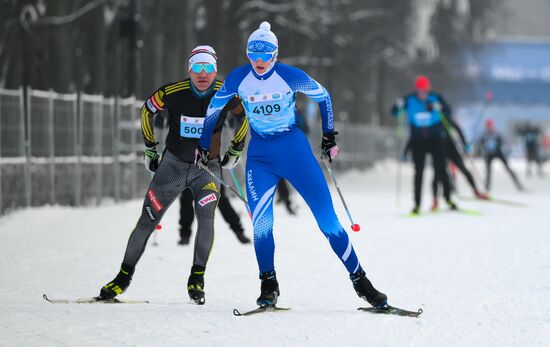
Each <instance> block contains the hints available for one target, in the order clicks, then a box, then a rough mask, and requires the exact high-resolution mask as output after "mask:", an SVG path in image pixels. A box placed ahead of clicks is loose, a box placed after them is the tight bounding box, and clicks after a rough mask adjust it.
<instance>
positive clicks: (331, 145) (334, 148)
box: [321, 131, 340, 163]
mask: <svg viewBox="0 0 550 347" xmlns="http://www.w3.org/2000/svg"><path fill="white" fill-rule="evenodd" d="M336 135H338V132H337V131H333V132H330V133H326V134H323V138H322V140H321V152H322V153H321V159H324V158H325V157H326V158H328V161H329V162H331V163H332V159H334V158H335V157H336V155H338V151H339V150H340V149H339V148H338V145H337V144H336V140H335V137H336Z"/></svg>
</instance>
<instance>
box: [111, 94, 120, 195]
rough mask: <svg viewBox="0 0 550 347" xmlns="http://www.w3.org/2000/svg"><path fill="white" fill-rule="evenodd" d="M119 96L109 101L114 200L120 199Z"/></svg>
mask: <svg viewBox="0 0 550 347" xmlns="http://www.w3.org/2000/svg"><path fill="white" fill-rule="evenodd" d="M118 98H119V97H118V96H115V97H114V102H113V103H111V110H112V112H111V114H112V115H113V117H112V118H113V128H112V129H113V130H112V132H113V165H114V167H113V176H114V180H113V182H114V184H115V186H114V192H115V201H116V202H118V201H119V200H120V191H121V187H120V126H119V121H118V120H119V117H120V102H119V99H118Z"/></svg>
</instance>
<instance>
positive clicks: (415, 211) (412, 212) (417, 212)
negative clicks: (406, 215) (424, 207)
mask: <svg viewBox="0 0 550 347" xmlns="http://www.w3.org/2000/svg"><path fill="white" fill-rule="evenodd" d="M419 213H420V206H418V205H416V206H415V207H413V209H412V211H411V214H414V215H417V214H419Z"/></svg>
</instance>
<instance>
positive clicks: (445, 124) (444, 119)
mask: <svg viewBox="0 0 550 347" xmlns="http://www.w3.org/2000/svg"><path fill="white" fill-rule="evenodd" d="M438 114H439V119H441V123H442V124H443V127H444V128H445V131H446V132H447V134H448V135H449V138H450V139H451V142H452V143H453V145H454V146H455V148H456V150H457V151H458V152H459V153H460V155H461V156H463V157H466V159H468V161H469V162H470V165H471V166H472V168H473V171H474V173H475V175H476V179H478V180H479V181H481V174H480V173H479V171H478V169H477V167H476V165H475V163H474V160H473V159H472V156H470V155H469V154H468V153H466V152H464V150H463V149H462V147H461V146H459V145H458V140H457V139H456V137H455V134H454V133H453V132H452V130H451V125H450V124H449V121H448V120H447V117H445V115H444V114H443V112H441V111H438Z"/></svg>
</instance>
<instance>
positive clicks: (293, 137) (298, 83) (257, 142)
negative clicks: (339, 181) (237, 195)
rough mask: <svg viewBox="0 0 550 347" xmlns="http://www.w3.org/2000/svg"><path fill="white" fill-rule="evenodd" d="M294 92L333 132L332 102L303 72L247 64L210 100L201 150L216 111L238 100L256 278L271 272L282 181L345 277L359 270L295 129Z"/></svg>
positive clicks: (313, 162)
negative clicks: (245, 138)
mask: <svg viewBox="0 0 550 347" xmlns="http://www.w3.org/2000/svg"><path fill="white" fill-rule="evenodd" d="M297 92H301V93H303V94H305V95H307V96H309V97H310V98H312V99H313V100H315V101H316V102H318V103H319V106H320V109H321V116H322V123H323V132H324V133H328V132H331V131H334V116H333V111H332V102H331V98H330V95H329V93H328V92H327V91H326V89H325V88H324V87H323V86H322V85H321V84H319V83H318V82H316V81H315V80H314V79H312V78H311V77H310V76H308V75H307V74H306V73H305V72H304V71H302V70H300V69H298V68H295V67H291V66H288V65H284V64H281V63H276V64H275V66H274V67H273V69H271V70H270V71H269V72H267V73H266V74H264V75H261V76H260V75H258V74H256V72H255V71H254V69H253V68H252V66H251V65H250V64H248V65H244V66H241V67H238V68H236V69H235V70H233V71H232V72H231V73H230V74H229V76H227V78H226V79H225V82H224V84H223V86H222V87H221V88H220V89H219V90H218V92H217V93H216V95H215V96H214V97H213V98H212V100H211V101H210V105H209V107H208V111H207V116H206V119H205V121H204V129H203V133H202V136H201V138H200V146H201V147H202V148H204V149H209V148H210V139H211V136H212V132H213V131H214V126H215V124H216V122H217V119H218V116H219V114H220V111H221V110H222V108H223V107H224V106H225V104H226V103H227V102H228V101H229V100H230V99H231V98H232V97H233V96H234V95H238V96H239V97H240V98H241V99H242V102H243V105H244V108H245V112H246V115H247V117H248V121H249V123H250V128H251V131H250V132H251V140H250V143H249V148H248V157H247V164H246V175H245V176H246V186H247V196H248V203H249V205H250V210H251V211H252V223H253V226H254V247H255V250H256V258H257V261H258V266H259V269H260V273H263V272H267V271H273V270H274V268H275V265H274V259H273V258H274V252H275V243H274V239H273V196H274V194H275V190H276V187H277V183H278V182H279V180H280V179H281V178H284V179H286V180H288V181H289V182H290V183H291V184H292V185H293V186H294V188H295V189H296V190H297V191H298V193H299V194H300V195H301V196H302V197H303V198H304V200H305V201H306V203H307V204H308V205H309V207H310V209H311V211H312V212H313V214H314V216H315V219H316V220H317V223H318V225H319V228H320V229H321V231H322V232H323V234H325V236H326V237H327V238H328V240H329V242H330V245H331V246H332V249H333V250H334V252H335V253H336V254H337V255H338V257H339V258H340V259H341V261H342V262H343V263H344V265H345V267H346V269H347V270H348V272H350V273H351V272H357V271H360V270H361V266H360V264H359V260H358V259H357V256H356V254H355V251H354V250H353V246H352V245H351V242H350V240H349V238H348V235H347V233H346V232H345V231H344V229H343V228H342V225H341V224H340V222H339V221H338V217H337V216H336V213H335V211H334V207H333V204H332V199H331V196H330V191H329V189H328V186H327V183H326V181H325V178H324V176H323V173H322V171H321V168H320V166H319V164H318V162H317V160H316V159H315V157H314V155H313V153H312V151H311V147H310V146H309V143H308V141H307V138H306V137H305V135H304V134H303V133H302V132H301V131H300V130H299V129H298V127H297V122H296V113H295V110H296V105H295V102H296V93H297Z"/></svg>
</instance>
